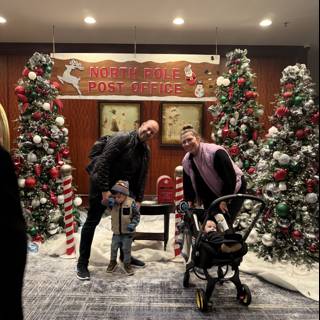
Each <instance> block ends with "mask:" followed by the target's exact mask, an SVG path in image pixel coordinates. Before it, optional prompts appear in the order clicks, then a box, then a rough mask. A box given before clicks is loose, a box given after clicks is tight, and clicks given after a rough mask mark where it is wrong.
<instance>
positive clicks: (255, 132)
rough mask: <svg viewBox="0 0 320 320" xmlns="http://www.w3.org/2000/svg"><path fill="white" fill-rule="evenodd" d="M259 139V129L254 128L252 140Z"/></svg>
mask: <svg viewBox="0 0 320 320" xmlns="http://www.w3.org/2000/svg"><path fill="white" fill-rule="evenodd" d="M257 139H258V131H257V130H254V131H253V132H252V140H253V141H257Z"/></svg>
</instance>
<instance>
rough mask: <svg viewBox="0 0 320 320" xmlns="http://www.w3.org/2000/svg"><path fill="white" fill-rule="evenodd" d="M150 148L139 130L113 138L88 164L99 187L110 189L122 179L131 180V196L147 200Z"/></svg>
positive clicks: (102, 189)
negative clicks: (139, 134) (142, 139)
mask: <svg viewBox="0 0 320 320" xmlns="http://www.w3.org/2000/svg"><path fill="white" fill-rule="evenodd" d="M149 159H150V149H149V147H148V145H147V144H146V143H145V142H141V141H140V140H139V138H138V133H137V131H131V132H128V133H118V134H116V135H114V136H112V137H110V138H109V139H108V141H107V143H106V145H105V147H104V149H103V151H102V153H101V154H100V155H99V156H97V157H95V158H94V159H93V160H92V161H91V163H90V164H89V165H88V167H87V171H88V172H89V174H90V175H91V178H92V180H93V181H94V183H95V184H96V185H97V187H98V188H99V189H100V190H101V192H104V191H110V190H111V188H112V187H113V185H114V184H115V183H116V182H117V181H118V180H127V181H128V182H129V189H130V195H131V196H132V197H133V198H135V199H136V201H138V202H140V201H142V199H143V194H144V188H145V183H146V176H147V171H148V166H149Z"/></svg>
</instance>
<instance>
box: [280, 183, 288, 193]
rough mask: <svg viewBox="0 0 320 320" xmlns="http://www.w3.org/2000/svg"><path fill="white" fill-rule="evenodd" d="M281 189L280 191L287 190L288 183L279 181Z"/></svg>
mask: <svg viewBox="0 0 320 320" xmlns="http://www.w3.org/2000/svg"><path fill="white" fill-rule="evenodd" d="M279 190H280V191H286V190H287V185H286V183H285V182H284V181H281V182H279Z"/></svg>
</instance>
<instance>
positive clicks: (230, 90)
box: [228, 87, 234, 100]
mask: <svg viewBox="0 0 320 320" xmlns="http://www.w3.org/2000/svg"><path fill="white" fill-rule="evenodd" d="M233 91H234V89H233V87H230V88H229V89H228V99H229V100H231V99H232V98H233Z"/></svg>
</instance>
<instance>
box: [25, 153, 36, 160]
mask: <svg viewBox="0 0 320 320" xmlns="http://www.w3.org/2000/svg"><path fill="white" fill-rule="evenodd" d="M27 160H28V161H29V162H36V161H37V156H36V155H35V154H34V153H33V152H30V153H28V155H27Z"/></svg>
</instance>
